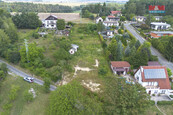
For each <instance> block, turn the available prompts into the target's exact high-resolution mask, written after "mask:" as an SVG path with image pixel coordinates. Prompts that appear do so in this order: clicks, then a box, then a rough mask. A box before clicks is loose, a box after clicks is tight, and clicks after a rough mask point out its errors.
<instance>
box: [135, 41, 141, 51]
mask: <svg viewBox="0 0 173 115" xmlns="http://www.w3.org/2000/svg"><path fill="white" fill-rule="evenodd" d="M140 46H141V43H140V41H139V40H137V41H136V43H135V47H136V49H138V48H139V47H140Z"/></svg>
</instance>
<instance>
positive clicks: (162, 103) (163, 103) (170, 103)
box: [157, 101, 173, 105]
mask: <svg viewBox="0 0 173 115" xmlns="http://www.w3.org/2000/svg"><path fill="white" fill-rule="evenodd" d="M157 104H158V105H172V104H173V101H158V102H157Z"/></svg>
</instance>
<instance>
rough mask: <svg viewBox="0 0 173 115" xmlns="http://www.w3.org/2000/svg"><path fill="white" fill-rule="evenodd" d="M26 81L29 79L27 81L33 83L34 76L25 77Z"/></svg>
mask: <svg viewBox="0 0 173 115" xmlns="http://www.w3.org/2000/svg"><path fill="white" fill-rule="evenodd" d="M23 79H24V80H25V81H27V82H29V83H32V82H34V78H32V77H25V78H23Z"/></svg>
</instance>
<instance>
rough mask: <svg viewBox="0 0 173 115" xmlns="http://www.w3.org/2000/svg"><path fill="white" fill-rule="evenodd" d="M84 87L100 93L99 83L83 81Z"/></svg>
mask: <svg viewBox="0 0 173 115" xmlns="http://www.w3.org/2000/svg"><path fill="white" fill-rule="evenodd" d="M82 85H83V86H84V87H86V88H88V89H89V90H91V91H92V92H100V91H101V90H100V88H99V86H100V84H99V83H94V82H92V81H91V80H88V81H84V80H82Z"/></svg>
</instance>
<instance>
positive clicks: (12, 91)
mask: <svg viewBox="0 0 173 115" xmlns="http://www.w3.org/2000/svg"><path fill="white" fill-rule="evenodd" d="M19 89H20V87H19V86H17V85H12V86H11V89H10V94H9V95H8V96H9V98H10V101H14V100H15V99H16V97H17V92H18V91H19Z"/></svg>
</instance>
